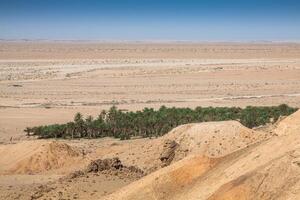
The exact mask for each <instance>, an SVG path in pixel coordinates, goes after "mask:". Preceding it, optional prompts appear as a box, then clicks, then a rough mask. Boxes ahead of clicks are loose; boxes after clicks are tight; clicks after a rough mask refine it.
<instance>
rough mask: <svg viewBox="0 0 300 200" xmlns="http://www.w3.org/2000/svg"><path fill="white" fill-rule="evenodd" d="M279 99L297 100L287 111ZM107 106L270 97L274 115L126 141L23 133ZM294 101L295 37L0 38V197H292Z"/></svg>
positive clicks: (133, 108) (297, 115) (299, 85)
mask: <svg viewBox="0 0 300 200" xmlns="http://www.w3.org/2000/svg"><path fill="white" fill-rule="evenodd" d="M280 104H287V105H288V106H291V107H293V108H295V109H292V112H289V113H290V114H291V115H289V116H283V115H282V113H278V112H279V111H278V109H277V107H276V108H275V106H279V105H280ZM111 106H116V107H117V108H118V109H120V110H121V111H122V112H124V113H126V112H132V113H133V112H137V113H139V111H141V110H143V109H144V108H145V107H148V108H153V109H154V110H158V109H159V108H161V106H166V107H168V108H171V107H176V108H190V109H196V111H195V112H197V107H202V108H206V107H210V106H211V107H214V108H221V107H239V108H238V109H237V110H238V112H243V110H242V109H245V108H246V107H247V106H255V108H256V107H262V106H268V107H270V106H274V108H272V109H275V110H276V109H277V110H276V113H275V112H274V113H275V115H276V116H278V115H280V116H278V117H277V118H278V119H277V118H276V120H274V119H273V118H271V117H272V116H268V117H269V118H268V120H269V121H268V123H264V124H259V126H254V125H253V126H252V125H251V127H250V126H246V125H245V123H244V121H243V119H239V118H238V117H237V118H234V119H231V118H230V117H228V118H224V119H226V120H225V121H223V120H219V118H218V120H211V119H213V117H212V118H207V119H205V120H203V121H201V122H200V121H199V122H198V123H196V122H194V121H193V120H190V121H191V122H193V123H183V124H181V123H176V126H177V125H178V126H177V127H175V125H174V124H173V125H172V126H170V127H171V128H172V129H170V130H169V129H168V131H167V132H163V130H161V132H163V134H160V135H159V136H158V135H156V137H151V136H150V137H132V138H130V139H128V138H125V139H124V138H123V139H122V140H121V139H119V138H113V137H98V138H93V139H91V138H88V137H81V138H79V137H78V138H73V135H72V138H68V137H65V138H64V137H60V138H53V137H51V138H48V139H41V138H38V135H36V136H28V135H27V134H26V133H25V132H24V129H26V128H27V127H37V126H44V125H50V124H64V123H67V122H70V121H72V120H73V118H74V115H75V114H76V113H78V112H80V113H82V115H83V116H84V118H85V117H87V116H89V115H91V116H93V117H94V118H96V117H97V116H98V115H99V114H100V113H101V112H102V111H103V110H108V109H110V107H111ZM298 107H300V44H299V43H208V42H206V43H192V42H190V43H188V42H186V43H185V42H170V43H168V42H165V43H156V42H149V43H146V42H114V43H109V42H92V41H91V42H83V41H55V42H54V41H0V199H49V200H50V199H52V200H54V199H105V200H117V199H120V200H121V199H122V200H126V199H128V200H136V199H137V200H138V199H141V200H148V199H149V200H152V199H153V200H154V199H155V200H156V199H161V200H163V199H174V200H175V199H176V200H179V199H191V200H193V199H197V200H198V199H201V200H202V199H203V200H204V199H210V200H221V199H222V200H227V199H231V200H240V199H253V200H256V199H266V200H267V199H299V198H300V137H299V133H300V111H296V110H297V108H298ZM283 108H284V109H285V108H286V107H283ZM280 109H281V107H279V110H280ZM198 110H199V109H198ZM211 110H212V108H211ZM277 111H278V112H277ZM151 112H152V111H151ZM211 112H213V111H211ZM274 113H273V114H274ZM286 113H287V112H286ZM258 115H259V114H258ZM132 116H135V115H134V114H132ZM237 116H239V115H237ZM246 117H247V116H246ZM103 119H104V120H106V118H103ZM221 119H223V118H221ZM227 119H230V120H227ZM162 120H164V119H162ZM246 120H252V119H248V118H247V119H246ZM190 121H188V122H190ZM173 126H174V127H173ZM112 128H114V127H112ZM132 129H134V128H132ZM126 130H127V131H129V130H130V128H128V129H125V131H126ZM166 130H167V129H166ZM130 131H131V130H130ZM72 134H73V132H72ZM116 134H117V133H116ZM29 135H30V134H29ZM55 137H56V135H55Z"/></svg>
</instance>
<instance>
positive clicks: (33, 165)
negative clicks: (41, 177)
mask: <svg viewBox="0 0 300 200" xmlns="http://www.w3.org/2000/svg"><path fill="white" fill-rule="evenodd" d="M80 153H81V152H80V151H79V150H78V149H74V147H71V146H69V145H67V144H65V143H61V142H47V141H24V142H20V143H18V144H9V145H4V146H1V147H0V155H1V156H0V157H1V158H0V165H1V171H0V173H1V174H38V173H41V172H46V171H49V170H56V169H62V168H65V169H68V168H69V169H68V170H69V171H70V170H71V169H72V168H70V167H72V165H73V163H74V162H79V161H80V160H81V159H82V156H81V154H80ZM77 167H78V166H77Z"/></svg>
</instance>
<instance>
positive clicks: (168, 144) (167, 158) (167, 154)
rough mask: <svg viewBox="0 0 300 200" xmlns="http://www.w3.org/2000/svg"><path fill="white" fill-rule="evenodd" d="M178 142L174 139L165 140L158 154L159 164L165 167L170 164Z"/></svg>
mask: <svg viewBox="0 0 300 200" xmlns="http://www.w3.org/2000/svg"><path fill="white" fill-rule="evenodd" d="M178 146H179V144H178V143H177V142H176V141H175V140H165V141H164V146H163V151H162V153H161V154H160V158H159V159H160V161H161V162H162V164H161V166H162V167H166V166H168V165H170V164H171V162H172V161H173V159H174V157H175V151H176V149H177V147H178Z"/></svg>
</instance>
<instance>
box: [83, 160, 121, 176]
mask: <svg viewBox="0 0 300 200" xmlns="http://www.w3.org/2000/svg"><path fill="white" fill-rule="evenodd" d="M123 167H124V166H123V165H122V163H121V161H120V159H119V158H117V157H115V158H111V159H110V158H107V159H103V160H101V159H98V160H94V161H92V162H91V163H90V164H89V165H88V166H87V168H86V172H88V173H89V172H101V171H104V170H120V169H122V168H123Z"/></svg>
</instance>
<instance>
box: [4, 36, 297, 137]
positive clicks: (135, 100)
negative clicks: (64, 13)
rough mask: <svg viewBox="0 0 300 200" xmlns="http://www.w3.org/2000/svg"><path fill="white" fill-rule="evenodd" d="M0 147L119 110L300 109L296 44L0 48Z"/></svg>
mask: <svg viewBox="0 0 300 200" xmlns="http://www.w3.org/2000/svg"><path fill="white" fill-rule="evenodd" d="M0 72H1V73H0V141H7V140H9V139H10V137H11V136H12V137H13V139H18V138H19V137H21V136H22V135H23V133H22V131H23V129H24V128H25V127H26V126H33V125H42V124H49V123H57V122H59V123H62V122H66V121H69V120H70V119H71V118H73V116H74V114H75V113H76V112H78V111H80V112H82V113H83V114H84V115H88V114H92V115H94V116H96V115H98V114H99V113H100V112H101V110H102V109H107V108H109V107H110V106H112V105H116V106H118V107H119V108H122V109H128V110H138V109H143V108H144V107H153V108H158V107H160V106H161V105H166V106H176V107H196V106H242V107H243V106H248V105H259V106H262V105H267V106H271V105H279V104H281V103H285V104H288V105H290V106H297V107H299V106H300V103H299V102H300V44H293V43H291V44H285V43H282V44H272V43H267V44H255V43H254V44H243V43H241V44H239V43H234V44H231V43H212V44H210V43H203V44H193V43H187V44H185V43H183V44H182V43H174V44H168V43H166V44H156V43H149V44H144V43H129V44H128V43H112V44H109V43H82V42H52V43H50V42H48V43H47V42H4V41H3V42H0Z"/></svg>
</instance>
